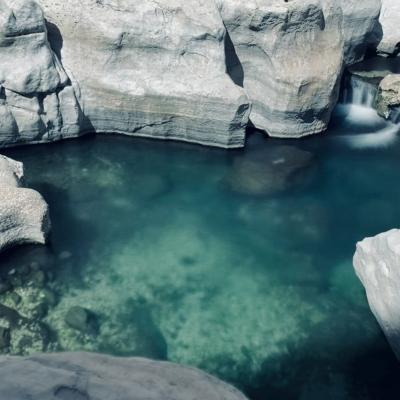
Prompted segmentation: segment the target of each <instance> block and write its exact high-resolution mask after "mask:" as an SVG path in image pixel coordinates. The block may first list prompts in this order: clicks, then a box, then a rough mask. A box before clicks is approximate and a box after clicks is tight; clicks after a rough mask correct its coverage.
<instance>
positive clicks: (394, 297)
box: [353, 229, 400, 358]
mask: <svg viewBox="0 0 400 400" xmlns="http://www.w3.org/2000/svg"><path fill="white" fill-rule="evenodd" d="M353 262H354V268H355V270H356V273H357V275H358V277H359V278H360V280H361V282H362V284H363V285H364V287H365V290H366V292H367V297H368V302H369V305H370V307H371V310H372V312H373V314H374V315H375V317H376V319H377V320H378V322H379V324H380V326H381V328H382V329H383V331H384V333H385V335H386V337H387V339H388V341H389V343H390V344H391V346H392V348H393V350H394V352H395V353H396V355H397V357H398V358H400V230H398V229H393V230H391V231H389V232H385V233H381V234H379V235H377V236H375V237H372V238H366V239H364V240H363V241H362V242H359V243H357V251H356V253H355V255H354V260H353Z"/></svg>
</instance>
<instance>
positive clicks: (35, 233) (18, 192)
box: [0, 156, 50, 251]
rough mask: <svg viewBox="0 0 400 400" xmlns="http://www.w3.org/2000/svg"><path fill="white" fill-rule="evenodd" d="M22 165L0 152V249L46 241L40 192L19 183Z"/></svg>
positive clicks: (47, 227) (46, 216)
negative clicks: (1, 154)
mask: <svg viewBox="0 0 400 400" xmlns="http://www.w3.org/2000/svg"><path fill="white" fill-rule="evenodd" d="M23 175H24V174H23V166H22V164H21V163H19V162H17V161H14V160H11V159H10V158H7V157H4V156H0V251H2V250H4V249H6V248H9V247H11V246H15V245H18V244H23V243H39V244H43V243H45V241H46V238H47V234H48V233H49V230H50V219H49V214H48V207H47V204H46V202H45V201H44V200H43V198H42V196H41V195H40V194H39V193H38V192H35V191H34V190H31V189H26V188H23V187H21V181H22V178H23Z"/></svg>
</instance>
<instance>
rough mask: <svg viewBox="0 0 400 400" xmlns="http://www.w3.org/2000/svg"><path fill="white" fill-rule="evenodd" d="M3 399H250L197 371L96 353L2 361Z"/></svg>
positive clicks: (167, 364)
mask: <svg viewBox="0 0 400 400" xmlns="http://www.w3.org/2000/svg"><path fill="white" fill-rule="evenodd" d="M0 398H2V399H7V400H21V399H25V398H29V399H31V400H47V399H48V400H50V399H61V400H62V399H64V400H66V399H74V400H90V399H93V400H111V399H130V400H142V399H146V400H164V399H174V400H188V399H197V400H246V398H245V397H244V396H243V395H242V394H241V393H240V392H239V391H237V390H236V389H234V388H233V387H232V386H230V385H227V384H225V383H223V382H222V381H220V380H218V379H216V378H213V377H212V376H210V375H207V374H205V373H204V372H201V371H199V370H197V369H194V368H189V367H182V366H179V365H176V364H172V363H167V362H158V361H150V360H146V359H140V358H116V357H111V356H106V355H98V354H93V353H62V354H47V355H37V356H33V357H28V358H17V357H0Z"/></svg>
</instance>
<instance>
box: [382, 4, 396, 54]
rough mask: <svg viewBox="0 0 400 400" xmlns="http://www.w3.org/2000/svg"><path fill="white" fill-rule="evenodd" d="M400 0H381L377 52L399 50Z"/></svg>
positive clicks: (390, 52) (391, 52)
mask: <svg viewBox="0 0 400 400" xmlns="http://www.w3.org/2000/svg"><path fill="white" fill-rule="evenodd" d="M399 20H400V2H399V1H398V0H382V10H381V14H380V17H379V22H380V27H379V30H378V36H379V37H380V39H381V41H380V43H379V45H378V52H381V53H384V54H393V53H396V52H398V51H399V50H400V26H399Z"/></svg>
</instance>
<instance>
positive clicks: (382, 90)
mask: <svg viewBox="0 0 400 400" xmlns="http://www.w3.org/2000/svg"><path fill="white" fill-rule="evenodd" d="M396 107H397V108H398V107H400V74H390V75H387V76H386V77H385V78H383V79H382V81H381V83H380V85H379V89H378V94H377V97H376V109H377V111H378V114H379V115H381V116H382V117H384V118H386V119H388V118H391V116H392V113H393V112H394V114H396V112H397V113H398V110H396Z"/></svg>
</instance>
